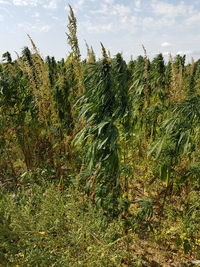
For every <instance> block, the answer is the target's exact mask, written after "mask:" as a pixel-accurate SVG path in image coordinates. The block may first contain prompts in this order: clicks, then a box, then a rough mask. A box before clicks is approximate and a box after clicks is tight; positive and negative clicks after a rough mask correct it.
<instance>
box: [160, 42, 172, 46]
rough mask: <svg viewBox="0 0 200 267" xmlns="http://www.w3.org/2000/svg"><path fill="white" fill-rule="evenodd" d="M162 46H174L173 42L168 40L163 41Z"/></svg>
mask: <svg viewBox="0 0 200 267" xmlns="http://www.w3.org/2000/svg"><path fill="white" fill-rule="evenodd" d="M161 46H162V47H170V46H172V44H171V43H168V42H163V43H162V44H161Z"/></svg>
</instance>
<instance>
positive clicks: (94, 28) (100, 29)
mask: <svg viewBox="0 0 200 267" xmlns="http://www.w3.org/2000/svg"><path fill="white" fill-rule="evenodd" d="M83 27H85V28H86V29H87V31H88V32H90V33H92V32H93V33H94V32H95V33H105V32H112V31H114V27H113V24H112V23H108V24H94V23H92V22H90V21H87V22H86V23H84V26H83Z"/></svg>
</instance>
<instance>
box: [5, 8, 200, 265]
mask: <svg viewBox="0 0 200 267" xmlns="http://www.w3.org/2000/svg"><path fill="white" fill-rule="evenodd" d="M28 38H29V40H30V48H28V47H25V48H24V49H23V51H22V53H21V54H19V55H17V59H15V60H13V59H12V58H11V54H10V53H9V52H5V53H4V54H3V56H2V61H1V62H0V266H2V267H4V266H18V267H21V266H22V267H23V266H34V267H35V266H42V267H43V266H52V267H53V266H55V267H59V266H60V267H61V266H62V267H63V266H64V267H65V266H66V267H68V266H69V267H78V266H81V267H98V266H99V267H101V266H102V267H107V266H108V267H115V266H118V267H120V266H122V267H130V266H147V267H148V266H155V267H156V266H166V267H167V266H180V267H181V266H198V264H200V194H199V192H200V60H197V61H195V60H191V61H190V62H189V63H188V62H186V58H185V56H181V55H177V56H175V57H172V56H169V60H168V61H166V60H164V57H163V55H162V54H158V55H157V56H155V57H154V58H153V59H150V58H149V56H148V52H147V51H146V49H145V47H143V50H144V54H143V55H140V56H138V57H137V59H131V60H130V61H129V62H127V61H125V60H124V59H123V55H122V54H121V53H118V54H116V55H115V56H114V57H111V55H110V52H109V51H108V50H107V49H106V47H104V45H103V44H102V43H101V44H100V45H101V48H102V56H101V58H99V59H98V58H97V56H96V55H95V52H94V50H93V48H92V47H90V46H89V45H88V44H87V43H86V50H87V58H86V59H82V57H81V53H80V49H79V42H78V38H77V21H76V17H75V15H74V12H73V9H72V8H71V7H70V13H69V17H68V33H67V41H68V44H69V45H70V48H71V51H70V53H69V54H68V55H67V57H66V58H65V59H62V60H60V61H58V60H56V59H55V58H54V57H46V58H43V57H42V56H41V55H40V53H39V49H38V47H37V45H36V44H35V42H34V40H32V38H31V37H30V36H28Z"/></svg>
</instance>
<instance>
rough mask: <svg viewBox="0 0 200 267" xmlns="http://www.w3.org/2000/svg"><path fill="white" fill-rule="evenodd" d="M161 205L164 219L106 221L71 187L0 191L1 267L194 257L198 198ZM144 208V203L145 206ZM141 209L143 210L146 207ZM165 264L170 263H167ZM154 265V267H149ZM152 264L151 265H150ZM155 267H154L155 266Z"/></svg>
mask: <svg viewBox="0 0 200 267" xmlns="http://www.w3.org/2000/svg"><path fill="white" fill-rule="evenodd" d="M188 199H189V200H187V203H182V204H181V205H180V203H179V198H178V197H176V198H175V199H174V200H173V202H174V204H176V205H177V206H176V207H175V205H172V203H170V202H168V203H167V204H166V206H165V217H164V218H159V216H158V215H157V213H156V206H154V207H153V208H154V211H153V212H154V213H153V216H148V214H147V213H146V214H145V209H143V208H144V206H145V205H144V204H145V203H146V202H144V201H143V202H144V203H143V204H142V205H141V203H142V202H140V204H138V206H136V207H135V208H134V213H132V214H129V216H128V217H126V218H125V217H123V216H121V217H119V218H115V219H112V220H111V219H110V220H109V219H108V218H106V217H105V216H104V214H103V212H102V211H101V210H97V209H96V208H95V206H94V205H93V204H92V203H91V201H89V200H88V198H87V197H86V196H85V195H84V194H81V193H77V191H76V190H75V189H74V188H70V189H69V188H67V187H66V188H65V186H63V187H62V189H61V187H60V186H57V185H56V184H55V183H53V182H51V183H50V182H46V181H45V180H44V179H43V178H42V177H41V180H40V182H39V183H30V181H29V183H27V184H23V186H22V184H21V186H18V189H16V190H13V189H12V190H10V189H8V188H7V189H6V188H1V190H0V263H1V266H56V267H57V266H69V267H73V266H74V267H77V266H88V267H90V266H91V267H93V266H99V267H100V266H171V265H170V264H172V263H173V264H177V265H175V266H178V264H180V263H188V262H191V261H192V260H195V259H199V258H200V250H199V233H198V232H199V226H200V225H199V219H198V218H199V215H200V214H199V213H200V209H199V202H200V201H199V200H200V198H199V195H198V192H195V191H193V194H191V196H190V198H188ZM147 204H148V205H149V202H147ZM148 205H147V206H146V208H147V207H148ZM170 262H171V263H170ZM152 264H154V265H152ZM155 264H157V265H155ZM159 264H160V265H159Z"/></svg>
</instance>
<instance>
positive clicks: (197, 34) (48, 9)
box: [0, 0, 200, 59]
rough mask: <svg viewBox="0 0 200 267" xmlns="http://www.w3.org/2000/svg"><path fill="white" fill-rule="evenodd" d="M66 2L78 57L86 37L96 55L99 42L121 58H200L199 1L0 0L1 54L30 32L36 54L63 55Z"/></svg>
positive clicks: (16, 47) (17, 46)
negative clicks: (72, 19) (72, 20)
mask: <svg viewBox="0 0 200 267" xmlns="http://www.w3.org/2000/svg"><path fill="white" fill-rule="evenodd" d="M68 3H69V4H70V5H71V6H72V7H73V8H74V11H75V15H76V17H77V20H78V36H79V43H80V48H81V52H82V55H83V57H84V56H85V55H86V49H85V41H84V40H86V41H87V43H88V44H89V45H92V46H93V48H94V50H95V52H96V54H97V56H100V42H102V43H103V44H104V46H105V47H106V48H107V49H109V50H110V51H111V54H112V55H114V54H116V53H117V52H123V55H124V57H125V58H126V59H129V58H130V56H131V55H133V57H134V58H135V57H136V56H138V55H139V54H142V53H143V50H142V44H143V45H144V46H145V47H146V49H147V52H148V55H149V56H150V57H152V56H154V55H155V54H157V53H159V52H162V53H164V55H166V56H167V55H168V54H169V53H172V54H173V55H176V54H177V53H179V54H183V53H185V54H187V56H188V59H190V58H191V57H194V58H195V59H197V58H200V0H185V1H179V0H99V1H98V0H67V1H65V0H0V36H1V41H0V54H3V53H4V52H5V51H10V52H11V54H12V55H13V56H14V51H17V52H18V53H20V51H21V50H22V48H23V47H24V46H30V43H29V40H28V38H27V36H26V34H27V33H28V34H30V35H31V37H32V39H33V40H34V42H35V43H36V45H37V47H38V48H39V50H40V52H41V54H42V55H43V56H44V57H45V56H46V55H54V56H55V57H56V58H57V59H60V58H62V57H66V54H67V53H68V51H69V47H68V45H67V38H66V34H65V33H66V32H67V23H68V22H67V16H68V11H69V9H68Z"/></svg>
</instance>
